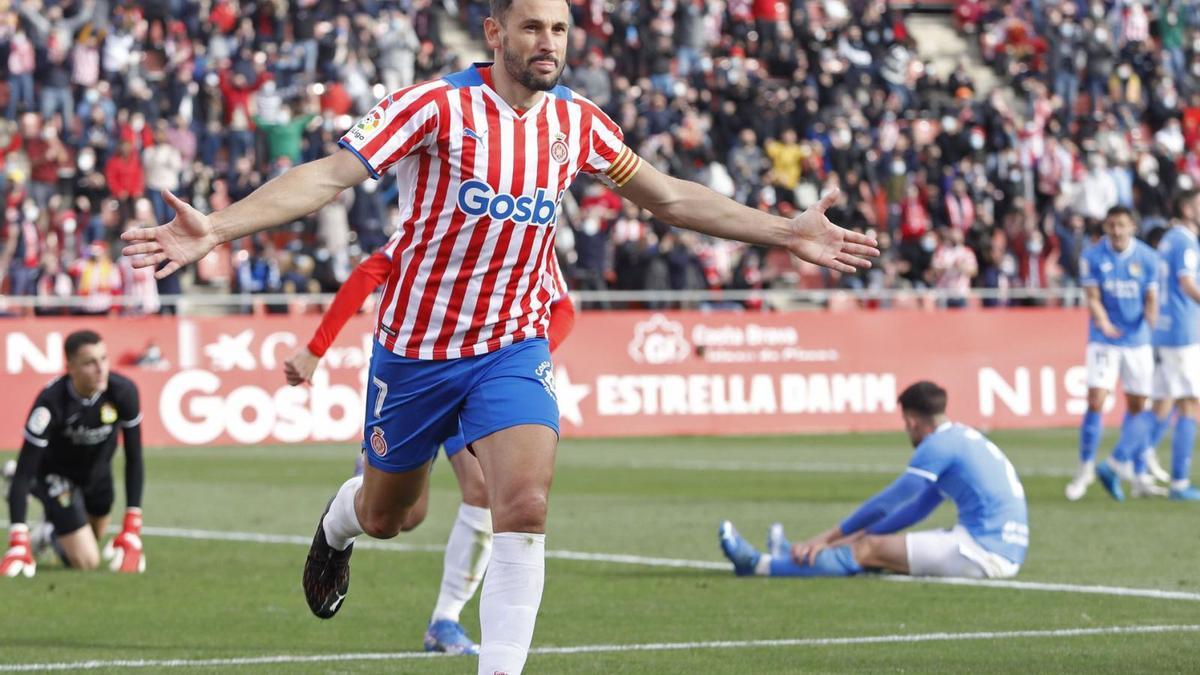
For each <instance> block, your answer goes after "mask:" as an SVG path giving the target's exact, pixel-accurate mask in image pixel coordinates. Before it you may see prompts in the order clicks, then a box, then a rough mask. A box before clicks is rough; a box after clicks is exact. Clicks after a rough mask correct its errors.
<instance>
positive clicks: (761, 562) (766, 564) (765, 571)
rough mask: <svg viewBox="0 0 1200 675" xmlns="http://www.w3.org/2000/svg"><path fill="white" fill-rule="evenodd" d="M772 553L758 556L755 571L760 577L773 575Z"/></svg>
mask: <svg viewBox="0 0 1200 675" xmlns="http://www.w3.org/2000/svg"><path fill="white" fill-rule="evenodd" d="M771 559H772V558H771V554H770V553H764V554H762V555H761V556H759V557H758V563H756V564H755V565H754V573H755V574H756V575H758V576H760V577H769V576H771Z"/></svg>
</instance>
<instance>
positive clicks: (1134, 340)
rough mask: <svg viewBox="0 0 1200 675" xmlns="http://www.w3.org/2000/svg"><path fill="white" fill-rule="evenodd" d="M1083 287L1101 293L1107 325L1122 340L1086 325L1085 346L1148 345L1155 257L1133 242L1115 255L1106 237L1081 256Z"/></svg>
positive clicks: (1155, 287) (1092, 324) (1155, 280)
mask: <svg viewBox="0 0 1200 675" xmlns="http://www.w3.org/2000/svg"><path fill="white" fill-rule="evenodd" d="M1079 271H1080V277H1081V279H1082V280H1083V285H1084V286H1090V287H1096V288H1099V289H1100V299H1101V302H1103V303H1104V310H1105V311H1106V312H1108V318H1109V321H1111V322H1112V324H1113V326H1115V327H1116V329H1117V330H1119V331H1121V336H1120V337H1117V338H1110V337H1105V335H1104V334H1103V333H1101V332H1100V329H1099V328H1097V327H1096V322H1095V321H1091V320H1089V321H1088V342H1094V343H1098V344H1104V345H1113V346H1116V347H1141V346H1143V345H1148V344H1150V326H1149V325H1148V324H1147V323H1146V293H1147V292H1148V291H1150V290H1151V289H1153V290H1155V291H1157V290H1158V254H1157V253H1155V252H1154V249H1152V248H1150V247H1149V246H1147V245H1146V244H1145V243H1144V242H1141V241H1138V240H1137V239H1134V240H1133V243H1131V244H1130V245H1129V248H1127V249H1125V250H1124V251H1121V252H1119V253H1118V252H1117V251H1115V250H1113V247H1112V243H1110V242H1109V240H1108V238H1107V237H1105V238H1104V239H1103V240H1101V241H1100V243H1098V244H1095V245H1093V246H1091V247H1090V248H1088V249H1087V250H1086V251H1084V252H1083V255H1082V256H1080V260H1079Z"/></svg>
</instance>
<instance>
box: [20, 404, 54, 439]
mask: <svg viewBox="0 0 1200 675" xmlns="http://www.w3.org/2000/svg"><path fill="white" fill-rule="evenodd" d="M25 426H26V428H28V429H29V433H31V434H33V435H35V436H41V435H42V434H44V433H46V428H47V427H49V426H50V409H49V408H46V407H45V406H38V407H36V408H34V409H33V412H31V413H29V422H28V423H27V424H26V425H25Z"/></svg>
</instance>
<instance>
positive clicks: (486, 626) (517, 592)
mask: <svg viewBox="0 0 1200 675" xmlns="http://www.w3.org/2000/svg"><path fill="white" fill-rule="evenodd" d="M545 581H546V535H544V534H529V533H525V532H499V533H497V534H496V535H494V536H493V538H492V559H491V561H490V562H489V563H488V568H487V575H486V576H485V577H484V579H483V595H482V597H481V598H480V600H479V623H480V627H481V628H482V631H481V632H482V638H483V639H482V640H480V649H479V671H478V672H479V675H517V674H518V673H520V672H521V669H522V668H524V667H525V658H526V657H527V656H528V655H529V643H530V642H532V641H533V625H534V622H536V621H537V612H538V607H539V606H540V605H541V604H542V587H543V585H544V584H545Z"/></svg>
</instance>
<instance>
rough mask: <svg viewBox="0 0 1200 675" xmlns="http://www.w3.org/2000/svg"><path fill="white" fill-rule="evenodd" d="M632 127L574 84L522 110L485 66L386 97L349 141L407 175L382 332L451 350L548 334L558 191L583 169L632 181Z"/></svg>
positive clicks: (408, 345) (466, 352) (433, 352)
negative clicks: (628, 137) (625, 128)
mask: <svg viewBox="0 0 1200 675" xmlns="http://www.w3.org/2000/svg"><path fill="white" fill-rule="evenodd" d="M623 138H624V136H623V134H622V132H621V129H620V128H619V127H618V126H617V125H616V124H615V123H614V122H613V121H612V120H611V119H609V118H608V116H607V115H605V114H604V113H603V112H601V110H600V109H599V108H597V107H596V106H595V104H593V103H592V102H591V101H588V100H586V99H584V98H583V97H581V96H579V95H577V94H575V93H574V92H572V91H571V90H570V89H567V88H566V87H562V86H559V87H555V88H554V89H553V90H551V91H548V92H546V93H545V95H543V96H542V97H541V99H540V100H539V101H538V103H537V104H535V105H534V106H533V107H532V108H530V109H529V110H525V111H517V110H514V109H513V108H512V107H510V106H509V105H508V104H507V103H505V101H504V99H502V98H501V97H500V95H499V94H497V93H496V91H495V89H494V88H493V87H492V86H491V69H490V67H488V66H482V65H476V66H472V67H471V68H468V69H467V70H464V71H461V72H458V73H455V74H453V75H449V76H447V77H445V78H443V79H440V80H436V81H432V82H426V83H423V84H418V85H414V86H412V87H409V88H406V89H402V90H400V91H397V92H395V93H394V94H392V95H390V96H388V97H387V98H385V99H384V100H383V101H381V102H380V103H379V104H378V105H376V106H375V107H374V108H373V109H372V110H371V111H370V112H368V113H367V114H366V115H365V116H364V117H363V118H362V120H361V121H359V123H358V124H357V125H356V126H354V127H353V128H351V129H350V130H349V131H348V132H347V133H346V135H345V136H343V137H342V139H341V141H340V143H339V145H341V146H342V147H343V148H346V149H347V150H350V151H351V152H353V153H355V154H356V155H358V157H359V159H361V160H362V161H363V163H364V164H365V165H366V166H367V168H368V169H369V170H370V172H371V175H372V176H373V177H376V178H378V177H379V176H380V175H381V174H382V173H384V172H386V171H388V170H389V169H392V168H393V167H394V168H395V170H396V172H397V173H396V178H397V183H398V185H399V187H400V225H399V228H398V230H397V232H396V235H395V236H394V237H393V238H392V240H391V241H390V242H388V244H387V246H386V247H385V248H384V251H385V252H386V253H387V254H388V255H389V256H390V257H391V259H392V262H393V266H392V271H391V274H390V276H389V277H388V280H387V282H386V283H385V284H384V287H383V291H382V293H381V295H380V303H379V326H378V330H377V331H376V339H377V340H379V341H380V343H381V344H383V345H384V346H385V347H386V348H388V349H389V350H391V351H392V352H394V353H396V354H398V355H400V356H404V357H406V358H416V359H454V358H461V357H466V356H477V355H480V354H486V353H489V352H492V351H495V350H497V349H499V348H501V347H503V346H505V345H508V344H512V343H514V342H519V341H521V340H525V339H528V338H532V337H545V336H546V329H547V317H548V307H549V305H550V303H551V302H552V300H553V299H554V298H555V297H556V296H557V295H558V293H559V292H565V287H564V289H563V291H556V286H557V283H558V282H556V281H555V275H553V274H552V273H551V269H552V263H551V261H552V260H553V259H554V232H555V227H556V225H557V221H558V204H559V201H560V200H561V199H562V196H563V193H564V192H565V191H566V190H567V188H568V187H569V186H570V185H571V183H572V182H573V181H574V180H575V178H576V176H578V174H579V172H581V171H582V172H586V173H589V174H594V175H596V176H599V177H601V178H602V179H604V180H606V181H608V182H610V183H612V184H616V185H618V186H619V185H624V184H625V183H626V182H628V181H629V180H630V179H631V178H632V177H633V176H634V174H635V173H637V170H638V168H639V167H640V166H641V160H640V159H639V158H638V156H637V155H636V154H635V153H634V152H633V151H632V150H630V149H629V148H627V147H626V146H625V143H624V140H623ZM561 276H562V275H561V273H559V274H558V275H557V277H558V278H559V279H561Z"/></svg>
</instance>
